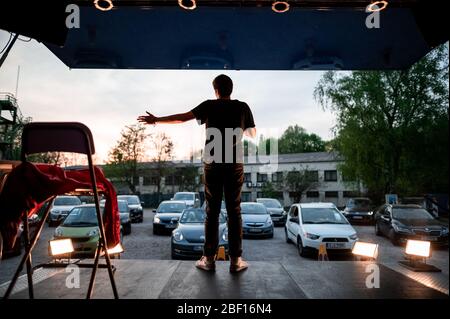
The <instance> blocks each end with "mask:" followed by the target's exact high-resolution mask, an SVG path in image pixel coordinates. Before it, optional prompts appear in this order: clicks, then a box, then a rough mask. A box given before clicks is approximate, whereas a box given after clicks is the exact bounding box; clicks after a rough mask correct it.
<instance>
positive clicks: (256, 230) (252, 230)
mask: <svg viewBox="0 0 450 319" xmlns="http://www.w3.org/2000/svg"><path fill="white" fill-rule="evenodd" d="M248 232H249V233H260V232H262V230H261V229H253V228H250V229H249V230H248Z"/></svg>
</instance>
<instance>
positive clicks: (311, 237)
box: [305, 233, 320, 240]
mask: <svg viewBox="0 0 450 319" xmlns="http://www.w3.org/2000/svg"><path fill="white" fill-rule="evenodd" d="M305 236H306V238H309V239H312V240H317V239H319V238H320V236H319V235H315V234H310V233H305Z"/></svg>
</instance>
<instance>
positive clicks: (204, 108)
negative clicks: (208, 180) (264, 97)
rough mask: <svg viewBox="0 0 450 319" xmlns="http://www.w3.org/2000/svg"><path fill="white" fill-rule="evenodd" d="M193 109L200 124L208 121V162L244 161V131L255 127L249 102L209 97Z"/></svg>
mask: <svg viewBox="0 0 450 319" xmlns="http://www.w3.org/2000/svg"><path fill="white" fill-rule="evenodd" d="M191 112H192V113H193V114H194V116H195V118H196V119H197V120H198V122H199V124H206V142H205V152H204V161H205V162H206V163H211V162H215V163H220V162H221V163H242V162H243V146H242V137H243V133H244V131H245V130H246V129H248V128H252V127H255V122H254V120H253V114H252V111H251V110H250V107H249V106H248V105H247V103H244V102H241V101H238V100H223V99H220V100H207V101H205V102H203V103H201V104H200V105H199V106H197V107H196V108H194V109H193V110H192V111H191ZM219 137H221V139H219ZM220 153H221V154H220Z"/></svg>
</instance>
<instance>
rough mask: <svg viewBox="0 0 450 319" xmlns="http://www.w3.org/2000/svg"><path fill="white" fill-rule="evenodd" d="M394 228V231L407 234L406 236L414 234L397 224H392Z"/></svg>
mask: <svg viewBox="0 0 450 319" xmlns="http://www.w3.org/2000/svg"><path fill="white" fill-rule="evenodd" d="M392 227H393V228H394V230H395V231H396V232H399V233H405V234H412V231H411V230H410V229H408V228H405V227H402V226H399V225H397V224H392Z"/></svg>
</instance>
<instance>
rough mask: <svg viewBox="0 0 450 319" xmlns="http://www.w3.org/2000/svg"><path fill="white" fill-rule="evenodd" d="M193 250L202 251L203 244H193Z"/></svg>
mask: <svg viewBox="0 0 450 319" xmlns="http://www.w3.org/2000/svg"><path fill="white" fill-rule="evenodd" d="M194 250H195V251H202V250H203V246H194Z"/></svg>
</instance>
